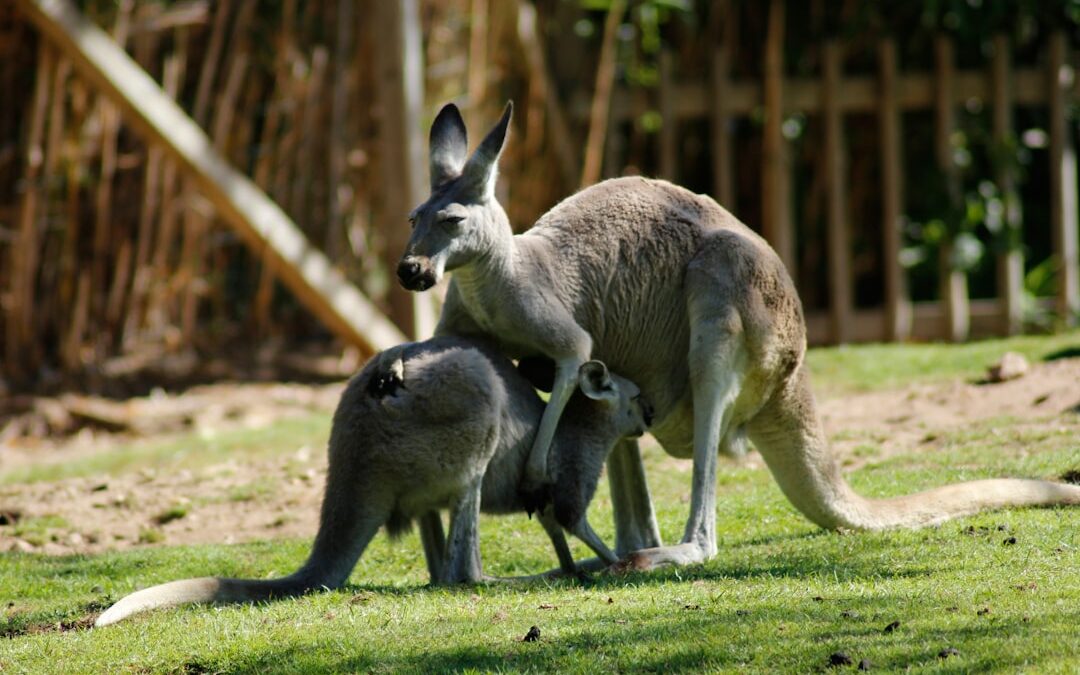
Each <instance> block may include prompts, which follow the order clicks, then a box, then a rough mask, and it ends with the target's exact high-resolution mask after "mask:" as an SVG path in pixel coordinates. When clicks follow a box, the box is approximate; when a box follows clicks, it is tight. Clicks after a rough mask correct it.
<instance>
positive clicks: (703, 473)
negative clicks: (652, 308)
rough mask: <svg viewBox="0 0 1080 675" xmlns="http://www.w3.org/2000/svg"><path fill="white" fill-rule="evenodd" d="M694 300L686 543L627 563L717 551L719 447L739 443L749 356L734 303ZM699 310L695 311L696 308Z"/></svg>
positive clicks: (650, 563) (683, 559)
mask: <svg viewBox="0 0 1080 675" xmlns="http://www.w3.org/2000/svg"><path fill="white" fill-rule="evenodd" d="M698 304H699V305H704V306H703V307H701V306H697V307H696V306H695V303H691V304H690V315H691V327H690V353H689V355H688V359H689V367H690V385H691V394H692V396H693V408H694V468H693V482H692V485H691V492H690V515H689V518H688V519H687V522H686V529H685V531H684V533H683V538H682V542H681V543H679V544H677V545H675V546H660V547H657V548H650V549H644V550H641V551H637V552H636V553H634V554H632V555H631V556H629V558H628V559H627V560H626V562H625V566H628V567H630V568H633V569H649V568H651V567H655V566H657V565H667V564H673V565H688V564H692V563H697V562H702V561H704V560H707V559H708V558H711V557H712V556H714V555H716V550H717V548H716V472H717V464H718V463H719V458H718V451H719V450H721V449H722V448H725V449H726V448H727V446H728V445H730V444H732V443H734V442H735V440H736V438H737V437H738V434H736V433H734V431H735V430H734V429H733V425H732V414H733V412H734V408H735V402H736V400H737V399H738V397H739V393H740V391H741V390H742V385H743V381H744V375H745V373H746V370H747V355H746V349H745V345H744V341H743V340H744V336H743V333H742V323H741V320H740V318H739V315H738V313H737V312H736V311H735V309H734V308H732V307H717V306H716V304H717V303H716V301H715V300H712V299H710V300H707V301H705V302H703V303H698ZM695 310H696V311H695Z"/></svg>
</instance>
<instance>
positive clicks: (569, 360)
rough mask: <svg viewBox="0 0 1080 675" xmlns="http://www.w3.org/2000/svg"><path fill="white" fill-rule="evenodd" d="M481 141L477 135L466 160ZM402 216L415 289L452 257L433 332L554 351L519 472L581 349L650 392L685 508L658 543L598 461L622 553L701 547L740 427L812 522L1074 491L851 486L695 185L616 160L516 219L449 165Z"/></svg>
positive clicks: (778, 289)
mask: <svg viewBox="0 0 1080 675" xmlns="http://www.w3.org/2000/svg"><path fill="white" fill-rule="evenodd" d="M504 122H505V118H504V120H503V122H500V125H502V124H503V123H504ZM497 129H498V127H497ZM503 136H504V134H502V133H496V134H495V135H494V137H495V138H500V137H503ZM492 137H493V136H492V135H489V138H492ZM486 145H488V143H487V142H485V146H486ZM494 154H497V153H494ZM492 155H493V153H492V152H491V149H490V147H488V148H485V149H484V151H483V153H478V154H476V155H474V156H473V158H472V159H470V160H469V161H470V163H474V164H481V163H482V162H483V161H485V158H490V157H492ZM491 161H494V160H491ZM491 173H492V174H493V173H494V169H492V172H491ZM447 214H453V218H452V220H453V223H452V225H448V224H447V221H446V216H447ZM412 218H413V221H414V225H415V227H414V230H413V234H412V237H411V239H410V240H409V243H408V246H407V248H406V250H405V252H404V254H403V257H402V261H401V264H400V265H399V277H400V279H401V281H402V284H403V285H404V286H405V287H406V288H409V289H411V290H417V291H423V290H426V289H427V288H430V287H431V286H432V285H434V284H435V283H437V282H438V281H439V279H440V278H441V277H442V275H443V274H444V272H446V271H451V270H452V271H453V279H452V281H451V283H450V287H449V289H448V292H447V296H446V303H445V306H444V309H443V314H442V317H441V319H440V322H439V325H438V327H437V329H436V333H437V334H441V335H451V334H452V335H478V336H486V337H488V338H491V339H494V340H495V341H496V342H497V344H498V347H499V349H500V350H501V351H502V352H503V353H505V354H507V355H508V356H510V357H512V358H519V357H531V356H535V355H542V356H545V357H548V358H550V359H553V360H554V361H555V363H556V377H555V386H554V389H553V392H552V395H551V398H550V401H549V404H548V406H547V407H546V409H545V411H544V415H543V418H542V420H541V425H540V430H539V432H538V433H537V436H536V440H535V443H534V447H533V450H532V453H531V455H530V459H529V464H528V472H527V473H528V475H527V481H526V483H527V488H528V489H535V487H536V486H537V485H539V484H542V483H543V482H544V481H546V480H549V479H550V476H549V473H550V472H549V470H548V466H549V447H550V439H551V438H552V437H553V436H554V433H555V429H556V427H557V424H558V421H559V418H560V416H561V415H562V411H563V408H564V406H565V405H566V402H567V401H568V400H569V398H570V394H571V392H572V391H573V387H574V381H575V378H576V375H577V372H578V368H579V367H580V366H581V364H582V363H584V362H585V361H586V360H588V359H590V358H598V359H601V360H603V361H604V362H606V363H607V364H608V365H609V366H610V367H611V368H612V369H613V370H614V371H616V372H619V373H622V374H624V375H626V376H627V377H629V378H631V379H633V380H634V381H635V382H636V383H637V384H638V385H639V386H640V387H641V389H642V391H643V392H644V393H645V395H646V396H647V397H648V398H649V399H650V400H651V401H652V402H653V403H654V404H655V406H656V413H657V418H656V419H657V421H656V424H655V426H654V428H653V430H652V431H653V434H654V435H655V436H656V437H657V439H658V440H659V441H660V443H661V444H662V445H663V447H664V449H665V450H666V451H667V452H668V453H670V454H672V455H674V456H676V457H692V458H693V460H694V471H693V483H692V488H691V490H692V491H691V509H690V517H689V519H688V521H687V525H686V529H685V531H684V535H683V539H682V542H681V543H680V544H679V545H677V546H672V547H667V548H663V547H659V546H658V544H659V538H658V536H657V535H656V530H655V519H654V517H653V516H652V508H651V504H650V503H649V500H648V492H647V489H646V488H645V486H644V482H643V481H638V482H636V483H631V484H630V487H626V481H624V480H623V478H624V477H625V476H630V475H631V474H633V475H640V469H641V467H640V458H639V456H631V455H626V456H625V457H624V460H625V461H623V462H622V466H621V468H620V469H619V472H618V473H617V472H616V471H615V470H613V469H614V467H613V462H612V461H609V472H610V475H611V477H612V499H613V501H614V503H615V505H616V512H617V513H618V512H620V511H621V512H624V513H633V514H634V516H633V520H634V522H628V521H627V520H626V519H625V518H623V519H621V520H620V522H618V523H617V532H618V534H617V538H618V543H617V550H620V552H623V551H625V550H626V548H627V543H628V542H649V543H646V546H647V547H651V548H649V550H645V551H639V552H638V553H637V554H636V556H635V564H636V565H638V566H643V567H648V566H651V565H654V564H660V563H689V562H697V561H701V560H704V559H706V558H708V557H710V556H712V555H714V554H715V553H716V536H715V522H714V521H715V517H716V516H715V513H716V509H715V500H716V470H717V451H718V450H719V451H721V452H727V453H730V454H738V451H739V449H740V448H741V447H742V445H743V443H744V439H745V438H746V437H749V438H750V440H752V441H753V442H754V444H755V446H756V447H757V449H758V450H759V451H760V452H761V454H762V456H763V457H764V458H765V461H766V462H767V464H768V466H769V468H770V470H771V471H772V473H773V475H774V476H775V478H776V480H777V482H778V483H779V485H780V487H781V489H782V490H783V491H784V494H785V495H786V496H787V497H788V499H789V500H791V502H792V503H793V504H794V505H795V506H796V507H797V508H798V509H799V510H800V511H802V512H803V513H804V514H805V515H806V516H807V517H808V518H810V519H811V520H812V521H814V522H815V523H817V524H819V525H821V526H822V527H826V528H851V529H876V528H882V527H894V526H912V527H913V526H919V525H924V524H927V523H932V522H938V521H940V520H943V519H945V518H950V517H954V516H956V515H960V514H964V513H971V512H974V511H977V510H981V509H985V508H991V507H997V506H1006V505H1020V504H1029V505H1032V504H1039V505H1047V504H1065V503H1069V504H1075V503H1080V487H1076V486H1070V485H1063V484H1057V483H1051V482H1046V481H1019V480H1015V481H995V482H993V484H992V485H991V484H990V483H988V482H986V481H979V482H974V483H966V484H962V485H957V486H949V487H946V488H939V489H938V490H934V491H930V492H927V493H923V494H920V495H913V496H909V497H904V498H898V499H893V500H868V499H864V498H862V497H860V496H858V495H856V494H855V493H854V492H852V491H851V489H850V488H849V487H848V485H847V483H846V482H845V481H844V479H843V477H842V476H841V474H840V471H839V469H838V467H837V465H836V463H835V461H834V459H833V458H832V456H831V455H830V453H829V451H828V446H827V443H826V440H825V437H824V434H823V433H822V429H821V425H820V422H819V420H818V415H817V412H816V409H815V405H814V398H813V395H812V394H811V391H810V387H809V377H808V374H807V371H806V365H805V363H804V360H803V357H804V354H805V351H806V334H805V323H804V321H803V314H802V307H801V304H800V302H799V297H798V294H797V292H796V290H795V287H794V285H793V283H792V281H791V279H790V277H789V276H788V273H787V271H786V270H785V269H784V266H783V264H782V263H781V261H780V259H779V258H778V257H777V255H776V253H775V252H774V251H773V250H772V248H770V247H769V245H768V244H767V243H766V242H765V240H764V239H762V238H761V237H760V236H758V235H757V234H756V233H754V232H753V231H752V230H750V229H749V228H747V227H746V226H745V225H743V224H742V223H741V222H739V221H738V219H736V218H735V217H734V216H733V215H732V214H731V213H729V212H728V211H727V210H725V209H724V208H723V207H721V206H720V205H719V204H717V203H716V202H715V201H713V200H712V199H710V198H709V197H708V196H705V195H697V194H693V193H691V192H689V191H687V190H685V189H683V188H681V187H678V186H676V185H672V184H671V183H668V182H665V181H662V180H649V179H646V178H637V177H635V178H618V179H614V180H609V181H605V182H602V183H600V184H598V185H594V186H592V187H589V188H587V189H585V190H582V191H581V192H579V193H577V194H575V195H573V196H571V197H569V198H568V199H566V200H564V201H563V202H562V203H560V204H558V205H557V206H556V207H555V208H553V209H552V210H551V211H549V212H547V213H546V214H544V216H543V217H541V218H540V220H539V221H538V222H537V223H536V225H535V226H534V227H533V228H532V229H530V230H529V231H527V232H525V233H523V234H520V235H516V236H515V235H514V234H513V231H512V229H511V227H510V223H509V221H508V219H507V216H506V212H505V211H504V210H503V208H502V207H501V206H500V205H499V204H498V202H497V201H496V200H495V198H494V196H493V190H491V189H484V190H480V189H477V187H476V185H475V181H469V180H454V181H450V182H448V183H446V184H444V185H443V186H441V188H440V189H439V190H438V191H436V192H434V193H433V194H432V195H431V197H430V198H429V199H428V200H427V201H426V202H425V203H423V204H421V205H420V206H418V207H417V208H416V209H415V210H414V211H413V214H412ZM616 456H617V455H616ZM616 456H613V458H612V460H614V459H615V457H616ZM635 457H636V458H635ZM652 542H655V543H652Z"/></svg>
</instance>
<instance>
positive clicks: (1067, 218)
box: [1047, 31, 1080, 325]
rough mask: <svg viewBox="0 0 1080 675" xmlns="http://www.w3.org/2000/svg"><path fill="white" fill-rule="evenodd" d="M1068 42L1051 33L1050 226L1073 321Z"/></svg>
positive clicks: (1079, 307)
mask: <svg viewBox="0 0 1080 675" xmlns="http://www.w3.org/2000/svg"><path fill="white" fill-rule="evenodd" d="M1066 51H1067V44H1066V41H1065V34H1064V33H1063V32H1061V31H1058V32H1055V33H1054V34H1053V35H1051V36H1050V58H1049V59H1048V61H1047V66H1048V69H1049V70H1048V73H1047V74H1048V76H1049V80H1050V81H1049V83H1048V84H1049V89H1050V100H1049V108H1050V110H1049V112H1050V227H1051V228H1052V234H1053V244H1054V257H1055V258H1056V259H1057V262H1058V274H1057V281H1058V283H1057V287H1058V288H1057V309H1058V312H1059V313H1060V314H1061V316H1062V318H1063V319H1064V320H1065V322H1066V323H1067V324H1069V325H1073V324H1075V323H1076V321H1077V315H1078V314H1080V252H1078V248H1080V247H1078V243H1077V238H1078V236H1080V235H1078V234H1077V212H1076V210H1077V208H1078V206H1080V202H1078V200H1077V185H1076V149H1075V148H1074V147H1073V142H1072V136H1071V134H1070V133H1069V126H1068V118H1067V117H1066V112H1065V95H1066V92H1067V88H1068V87H1071V86H1072V82H1071V81H1069V79H1068V71H1067V70H1066V66H1065V64H1066Z"/></svg>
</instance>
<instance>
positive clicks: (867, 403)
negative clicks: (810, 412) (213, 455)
mask: <svg viewBox="0 0 1080 675" xmlns="http://www.w3.org/2000/svg"><path fill="white" fill-rule="evenodd" d="M342 387H343V384H342V383H337V384H332V385H299V384H289V385H282V384H243V385H241V384H224V385H211V386H205V387H197V388H193V389H191V390H189V391H188V392H186V393H184V394H182V395H175V396H174V395H170V396H164V397H163V395H160V394H158V395H151V396H148V397H144V398H142V399H131V400H128V401H125V402H115V401H111V402H110V404H111V405H116V406H123V407H124V408H125V409H126V410H129V411H133V412H131V415H133V416H134V417H135V418H145V417H148V416H149V417H159V418H160V419H161V420H165V419H171V420H176V421H177V422H176V423H175V425H174V426H169V425H164V428H165V431H161V430H160V429H161V428H162V424H161V422H160V420H159V421H157V422H154V421H145V422H139V423H132V424H124V425H121V426H122V427H123V428H122V429H121V430H119V431H108V430H106V429H103V428H91V427H84V428H83V430H82V431H80V432H78V433H76V434H75V435H73V436H65V435H55V434H48V433H45V434H44V435H41V436H26V435H21V436H17V437H12V438H8V439H7V440H6V441H4V440H0V461H2V465H0V469H3V470H10V469H11V468H13V467H16V466H21V465H27V464H32V463H38V462H51V463H55V462H56V461H58V460H59V461H64V460H68V459H72V458H82V457H86V456H92V455H94V454H96V453H99V452H101V451H102V450H104V449H108V448H111V447H114V446H115V445H117V444H119V443H123V442H127V441H129V440H131V439H134V438H145V437H147V436H148V435H152V436H153V437H154V438H168V437H169V436H170V435H175V434H176V433H178V432H179V431H182V430H185V429H187V430H188V431H190V430H191V429H206V430H208V432H214V431H221V430H226V429H229V428H258V427H266V426H268V425H270V424H272V423H274V422H276V421H277V420H279V419H281V418H282V417H284V416H290V415H305V414H310V413H311V412H313V411H325V412H330V411H332V410H333V409H334V407H335V406H336V404H337V400H338V397H339V396H340V393H341V390H342ZM1078 404H1080V359H1061V360H1057V361H1053V362H1049V363H1040V364H1034V365H1033V366H1032V369H1031V371H1030V372H1029V373H1028V374H1027V375H1025V376H1024V377H1022V378H1020V379H1017V380H1012V381H1009V382H1003V383H1000V384H992V385H991V384H986V385H977V384H974V383H969V382H963V381H953V382H946V383H939V384H924V385H913V386H909V387H904V388H901V389H895V390H889V391H881V392H872V393H868V394H854V395H845V396H831V397H828V398H826V399H824V400H822V401H820V409H821V412H822V415H823V418H824V423H825V427H826V431H827V432H828V434H829V437H830V439H831V440H832V443H833V447H834V449H835V451H836V452H837V454H838V455H839V456H840V458H841V460H842V461H843V463H844V465H845V468H847V469H850V468H851V467H852V466H857V465H859V464H862V463H864V462H866V461H879V460H881V459H883V458H884V457H887V456H888V455H890V454H895V453H898V452H901V451H913V450H916V451H918V450H921V451H925V452H933V451H934V449H935V447H936V444H935V442H934V440H935V439H936V438H937V437H939V436H941V435H943V434H947V433H949V432H951V431H955V430H958V429H962V428H963V427H964V426H965V425H970V424H972V423H973V422H978V421H980V420H985V419H988V418H994V417H1001V416H1010V417H1014V418H1016V419H1018V420H1021V421H1022V422H1023V423H1024V424H1029V425H1032V426H1036V427H1042V428H1046V429H1059V428H1063V427H1069V428H1076V429H1080V415H1077V414H1076V413H1074V412H1070V411H1071V410H1072V409H1074V408H1076V407H1077V405H1078ZM177 411H179V412H177ZM154 425H158V426H157V427H155V426H154ZM325 444H326V438H325V437H323V438H311V439H308V442H307V443H306V444H305V445H303V446H302V447H298V448H296V450H295V451H293V452H292V453H290V454H288V455H283V456H279V457H276V458H273V459H264V460H252V459H245V460H243V461H232V462H226V463H222V464H219V465H215V466H209V467H205V468H200V469H189V470H180V471H148V470H144V471H140V472H135V473H129V474H124V475H120V476H94V477H87V478H74V479H68V480H58V481H47V482H41V483H34V484H29V485H8V486H0V551H30V552H39V553H46V554H52V555H64V554H72V553H97V552H100V551H104V550H114V549H125V548H131V547H136V546H150V545H176V544H194V543H239V542H244V541H251V540H260V539H269V538H279V537H301V538H307V537H312V536H313V535H314V533H315V530H316V527H317V525H318V512H319V504H320V502H321V499H322V490H323V482H324V479H325V471H326V451H325ZM870 446H872V448H873V451H872V452H868V451H867V447H870ZM647 452H649V453H651V454H655V453H659V452H661V451H660V450H659V449H658V448H650V449H648V450H647ZM748 461H750V462H751V463H758V464H761V459H760V456H758V455H757V454H756V453H755V454H752V455H751V459H750V460H748ZM663 465H664V466H670V467H672V469H673V470H678V471H686V472H689V470H690V463H689V462H687V461H683V460H674V459H671V460H670V462H668V461H665V462H664V463H663ZM686 489H687V491H689V483H687V488H686ZM45 518H47V519H45ZM42 519H45V520H42ZM35 523H38V524H40V525H39V526H36V527H35Z"/></svg>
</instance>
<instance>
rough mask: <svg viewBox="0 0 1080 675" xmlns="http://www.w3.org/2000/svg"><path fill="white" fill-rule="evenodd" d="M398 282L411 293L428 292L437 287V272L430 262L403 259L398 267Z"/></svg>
mask: <svg viewBox="0 0 1080 675" xmlns="http://www.w3.org/2000/svg"><path fill="white" fill-rule="evenodd" d="M397 276H398V280H399V281H400V282H401V285H402V286H404V287H405V288H406V289H407V290H410V291H426V290H427V289H429V288H431V287H432V286H434V285H435V270H433V269H432V268H431V263H430V262H428V261H424V262H421V261H420V260H418V259H416V258H402V259H401V262H400V263H398V267H397Z"/></svg>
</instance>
